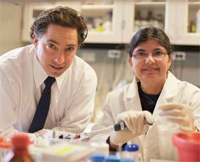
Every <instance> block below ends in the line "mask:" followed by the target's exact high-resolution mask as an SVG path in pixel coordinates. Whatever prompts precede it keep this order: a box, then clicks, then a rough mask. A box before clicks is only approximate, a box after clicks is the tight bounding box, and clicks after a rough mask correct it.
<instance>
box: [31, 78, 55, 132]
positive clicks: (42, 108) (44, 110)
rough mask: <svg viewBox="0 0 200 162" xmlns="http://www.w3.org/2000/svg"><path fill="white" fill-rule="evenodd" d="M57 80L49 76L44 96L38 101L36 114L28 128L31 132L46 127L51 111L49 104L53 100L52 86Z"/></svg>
mask: <svg viewBox="0 0 200 162" xmlns="http://www.w3.org/2000/svg"><path fill="white" fill-rule="evenodd" d="M54 82H55V78H52V77H48V78H47V79H46V80H45V81H44V83H45V88H44V90H43V92H42V96H41V98H40V101H39V103H38V106H37V109H36V112H35V116H34V118H33V121H32V123H31V126H30V128H29V130H28V132H29V133H34V132H37V131H39V130H41V129H42V128H43V127H44V123H45V121H46V117H47V114H48V111H49V105H50V100H51V86H52V84H53V83H54Z"/></svg>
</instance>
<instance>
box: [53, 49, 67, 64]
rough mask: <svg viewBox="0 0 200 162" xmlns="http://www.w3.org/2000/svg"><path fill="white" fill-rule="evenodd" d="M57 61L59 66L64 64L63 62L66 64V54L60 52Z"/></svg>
mask: <svg viewBox="0 0 200 162" xmlns="http://www.w3.org/2000/svg"><path fill="white" fill-rule="evenodd" d="M55 61H56V62H57V63H59V64H62V63H63V62H65V55H64V52H59V53H58V54H57V57H56V59H55Z"/></svg>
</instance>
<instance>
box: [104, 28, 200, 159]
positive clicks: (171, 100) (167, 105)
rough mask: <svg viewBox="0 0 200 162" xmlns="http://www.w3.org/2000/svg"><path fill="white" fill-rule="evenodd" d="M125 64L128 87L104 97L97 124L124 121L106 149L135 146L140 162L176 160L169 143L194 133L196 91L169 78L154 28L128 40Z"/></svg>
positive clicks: (199, 92) (198, 106)
mask: <svg viewBox="0 0 200 162" xmlns="http://www.w3.org/2000/svg"><path fill="white" fill-rule="evenodd" d="M128 62H129V64H130V67H131V70H132V71H133V73H134V75H135V77H134V79H133V82H132V83H131V84H128V85H126V86H125V87H123V88H121V89H117V90H114V91H113V92H110V93H109V94H108V95H107V98H106V103H105V106H104V108H103V113H104V116H103V120H102V124H103V125H105V126H110V125H113V124H115V123H119V122H121V121H124V123H125V125H126V126H127V128H128V129H127V130H123V131H112V132H111V134H110V136H109V138H108V140H107V143H109V145H110V148H111V149H116V148H117V147H118V145H121V144H125V143H127V142H128V141H131V142H132V143H137V144H138V145H139V147H140V151H141V152H143V157H144V161H150V159H163V160H177V154H176V150H175V147H173V145H172V141H171V137H172V134H174V133H177V132H179V131H181V132H192V131H195V127H196V128H198V129H199V128H200V89H198V88H197V87H195V86H193V85H191V84H190V83H187V82H182V81H180V80H178V79H177V78H176V77H175V76H174V75H173V74H172V73H170V72H169V68H170V66H171V63H172V47H171V45H170V41H169V38H168V37H167V35H166V34H165V33H164V32H163V31H162V30H160V29H158V28H154V27H147V28H144V29H141V30H139V31H138V32H137V33H136V34H135V35H134V36H133V38H132V40H131V42H130V47H129V59H128ZM149 124H151V125H152V124H153V125H152V126H149Z"/></svg>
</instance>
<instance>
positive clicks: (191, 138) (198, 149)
mask: <svg viewBox="0 0 200 162" xmlns="http://www.w3.org/2000/svg"><path fill="white" fill-rule="evenodd" d="M172 141H173V145H174V146H175V147H177V151H178V159H179V162H185V161H200V156H199V155H200V133H197V132H196V133H191V134H186V133H177V134H174V135H173V136H172Z"/></svg>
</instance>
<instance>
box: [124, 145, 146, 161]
mask: <svg viewBox="0 0 200 162" xmlns="http://www.w3.org/2000/svg"><path fill="white" fill-rule="evenodd" d="M138 150H139V147H138V145H137V144H127V145H126V146H125V152H124V154H123V157H124V158H131V159H133V160H134V162H142V161H143V160H142V156H141V154H140V153H139V152H138Z"/></svg>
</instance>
